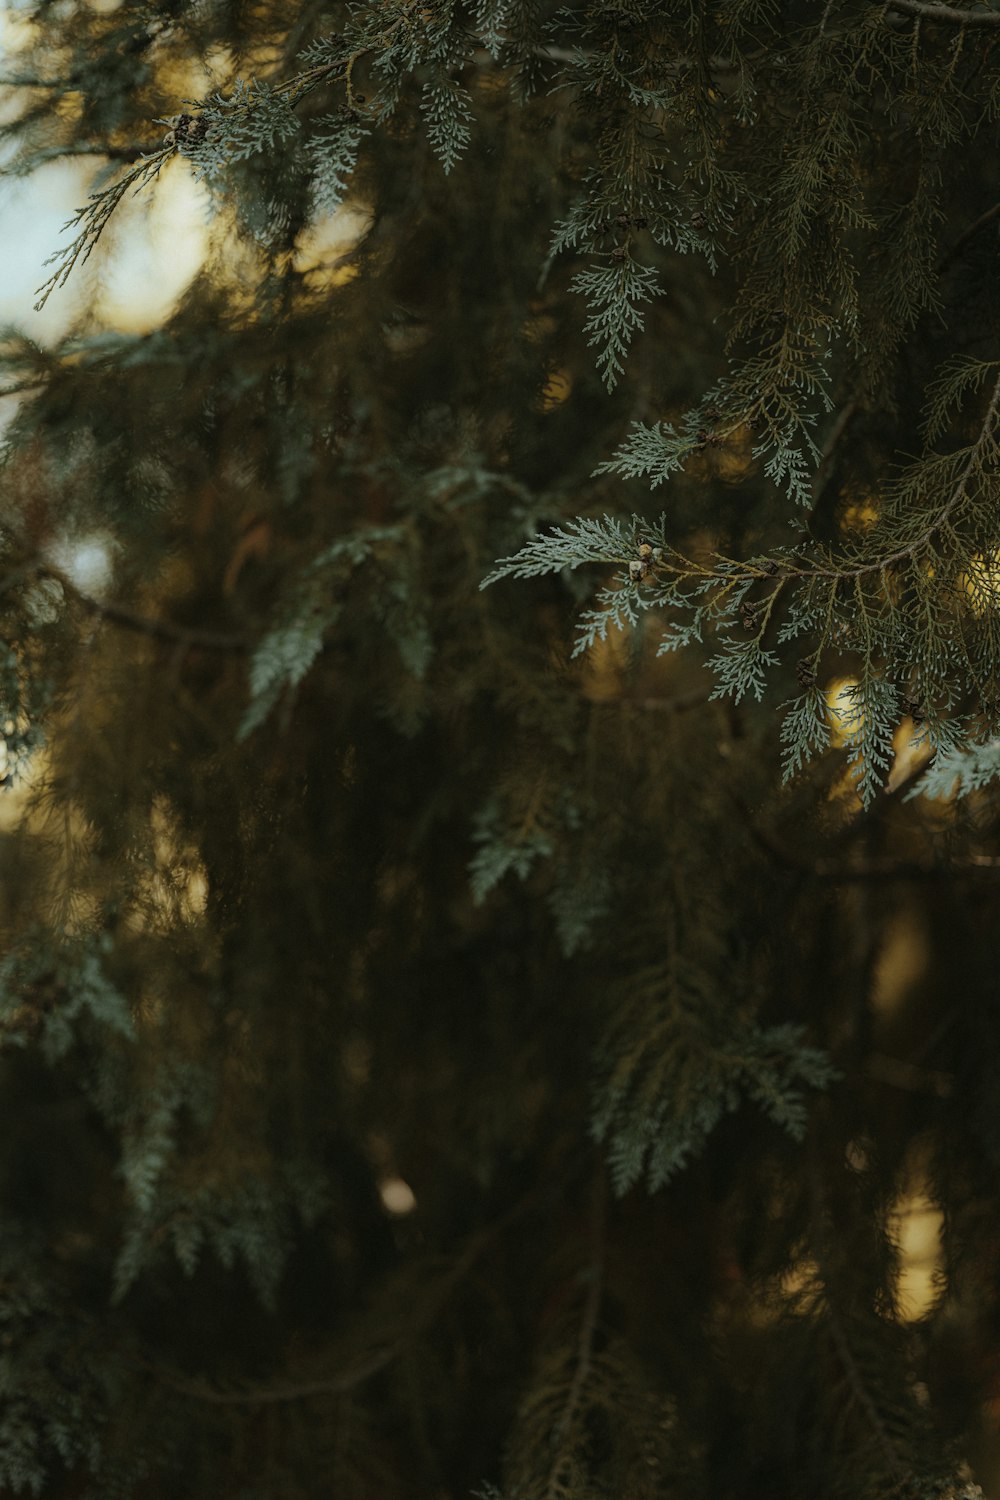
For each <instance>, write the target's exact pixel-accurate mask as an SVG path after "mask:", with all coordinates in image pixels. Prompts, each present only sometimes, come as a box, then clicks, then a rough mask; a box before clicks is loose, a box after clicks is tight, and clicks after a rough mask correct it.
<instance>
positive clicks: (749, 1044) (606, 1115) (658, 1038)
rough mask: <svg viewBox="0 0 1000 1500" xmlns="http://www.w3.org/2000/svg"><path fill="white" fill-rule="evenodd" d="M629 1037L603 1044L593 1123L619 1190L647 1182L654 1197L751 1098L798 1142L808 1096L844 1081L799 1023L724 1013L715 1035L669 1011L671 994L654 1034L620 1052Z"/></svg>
mask: <svg viewBox="0 0 1000 1500" xmlns="http://www.w3.org/2000/svg"><path fill="white" fill-rule="evenodd" d="M639 982H642V981H641V979H640V981H639ZM624 1041H625V1032H624V1028H618V1027H616V1028H615V1031H614V1032H613V1033H612V1035H611V1037H610V1038H609V1039H608V1042H606V1043H605V1047H604V1049H603V1051H602V1057H601V1073H602V1075H603V1076H602V1078H601V1082H600V1084H599V1086H598V1090H597V1095H596V1100H595V1106H594V1115H593V1122H592V1129H593V1133H594V1137H595V1139H596V1140H598V1141H601V1142H603V1143H605V1144H606V1146H607V1149H608V1156H609V1161H610V1165H611V1172H612V1177H613V1180H614V1184H615V1188H616V1190H617V1191H618V1192H619V1193H624V1192H626V1191H627V1190H628V1189H629V1188H630V1187H632V1186H634V1184H635V1183H636V1182H638V1181H639V1180H640V1178H642V1177H645V1178H646V1180H647V1183H648V1185H649V1188H650V1190H651V1191H655V1190H656V1189H658V1188H661V1187H663V1186H664V1185H665V1184H666V1183H668V1182H669V1181H670V1180H671V1178H672V1177H674V1176H676V1174H677V1173H678V1172H680V1171H682V1170H683V1168H684V1167H685V1166H687V1165H688V1163H689V1162H690V1161H691V1160H692V1158H694V1157H696V1156H698V1155H699V1154H700V1153H701V1151H703V1150H704V1148H705V1146H706V1144H707V1142H708V1140H709V1137H710V1136H711V1134H712V1132H713V1131H714V1130H715V1128H716V1126H717V1125H718V1124H719V1123H720V1121H721V1120H722V1119H724V1117H725V1116H726V1115H727V1114H731V1113H732V1112H733V1111H734V1110H736V1109H737V1108H739V1106H740V1105H741V1104H742V1103H743V1101H744V1100H749V1101H751V1102H752V1103H754V1104H756V1105H757V1106H758V1108H759V1109H761V1110H762V1111H763V1112H764V1114H765V1115H767V1117H768V1118H769V1119H770V1120H773V1121H774V1123H775V1124H776V1125H779V1126H780V1127H781V1129H783V1130H784V1131H786V1132H787V1133H788V1134H789V1135H790V1136H792V1137H793V1139H796V1140H800V1139H801V1138H802V1135H803V1133H804V1131H805V1125H806V1119H807V1107H806V1099H805V1091H806V1090H807V1089H824V1088H827V1087H828V1086H829V1085H830V1084H831V1083H832V1082H833V1081H834V1079H835V1078H836V1077H837V1071H836V1069H835V1068H834V1067H833V1065H832V1064H831V1062H830V1059H829V1058H828V1056H827V1055H826V1053H824V1052H822V1051H820V1050H818V1049H817V1048H816V1047H813V1046H810V1045H808V1044H807V1042H806V1039H805V1032H804V1031H803V1029H802V1028H801V1027H798V1026H788V1025H785V1026H771V1027H758V1026H755V1025H752V1024H748V1023H747V1022H745V1021H741V1020H740V1019H739V1018H738V1017H733V1018H731V1019H730V1020H728V1022H726V1021H725V1020H724V1019H723V1018H721V1017H720V1018H719V1021H718V1024H717V1027H716V1028H715V1029H713V1028H712V1027H711V1025H710V1024H709V1025H706V1022H705V1020H704V1018H703V1017H701V1016H699V1014H698V1013H697V1012H696V1011H694V1010H690V1009H689V1010H685V1009H683V1008H682V1007H681V1006H680V1005H678V1006H673V1005H671V1003H670V1000H669V995H668V996H667V997H666V998H665V1004H664V1010H663V1012H662V1013H661V1015H660V1017H659V1019H658V1020H657V1023H656V1025H655V1026H654V1027H652V1028H651V1029H650V1031H649V1033H648V1034H647V1035H646V1036H644V1037H643V1038H641V1039H640V1040H636V1039H635V1038H634V1037H631V1039H630V1040H629V1041H627V1042H625V1045H624V1048H623V1050H621V1051H619V1050H618V1049H619V1047H621V1046H622V1043H623V1042H624Z"/></svg>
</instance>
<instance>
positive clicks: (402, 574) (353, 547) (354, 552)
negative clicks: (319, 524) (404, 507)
mask: <svg viewBox="0 0 1000 1500" xmlns="http://www.w3.org/2000/svg"><path fill="white" fill-rule="evenodd" d="M410 540H411V538H410V535H409V533H407V532H406V531H405V529H404V528H402V527H399V526H375V527H368V528H366V529H364V530H361V531H358V532H356V533H354V534H353V535H350V536H347V537H345V538H343V539H342V540H340V541H337V542H333V543H332V544H331V545H330V546H329V547H327V548H326V549H325V550H324V551H323V552H322V553H320V555H319V556H318V557H316V558H314V559H313V561H312V562H311V563H310V564H309V566H308V567H307V568H306V569H305V571H304V572H303V573H302V574H301V575H300V576H299V577H298V578H297V579H296V581H295V588H294V590H293V591H292V593H291V595H290V597H288V598H287V599H286V600H284V601H283V603H282V605H281V606H280V608H279V609H278V611H276V615H277V618H276V619H275V621H274V623H273V624H272V625H271V627H270V628H269V629H268V630H267V631H266V632H265V633H264V635H263V636H262V637H261V640H260V643H259V645H258V646H257V648H256V650H255V652H254V655H253V658H252V660H251V663H250V703H249V705H248V707H247V710H246V712H245V714H244V716H243V719H242V722H241V724H240V731H239V732H240V737H241V738H246V736H247V735H249V734H251V733H252V732H253V730H255V729H257V728H258V727H259V726H260V725H261V724H263V723H264V721H265V720H266V719H267V718H268V716H269V715H270V713H271V712H272V711H273V709H274V707H275V705H276V704H277V703H278V701H279V699H281V698H282V696H283V695H285V694H287V693H289V692H292V691H294V689H295V688H297V687H298V685H299V684H300V683H301V682H302V681H303V679H304V678H305V676H306V674H307V673H308V672H309V670H310V668H311V667H312V666H313V663H314V662H315V661H316V658H317V657H318V656H319V654H320V652H321V651H322V649H323V639H324V636H325V635H326V633H327V632H328V631H329V630H330V629H332V627H333V626H334V624H335V623H336V621H337V620H338V619H339V617H340V614H341V612H342V610H343V608H344V606H345V603H346V598H347V588H348V584H349V581H350V579H351V578H352V575H354V574H356V573H359V572H360V573H361V575H362V576H361V580H360V581H361V583H362V586H363V587H366V588H367V600H368V608H369V612H370V613H371V614H372V615H373V616H374V617H375V618H377V619H379V620H380V621H381V623H382V625H383V627H384V629H385V630H386V632H387V635H388V637H389V639H390V641H391V642H392V645H393V647H394V649H395V650H396V651H398V653H399V655H400V658H401V660H402V662H403V664H404V666H405V668H406V670H407V671H408V672H409V673H410V674H411V675H412V676H414V677H417V678H419V677H422V676H423V674H424V672H425V671H426V669H427V665H428V662H429V660H430V652H431V642H430V636H429V633H428V629H427V625H426V623H425V619H424V614H423V609H422V606H421V602H420V600H419V596H418V594H417V591H416V579H415V576H414V558H413V555H412V553H411V551H410Z"/></svg>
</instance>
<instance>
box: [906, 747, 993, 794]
mask: <svg viewBox="0 0 1000 1500" xmlns="http://www.w3.org/2000/svg"><path fill="white" fill-rule="evenodd" d="M998 776H1000V740H987V741H986V742H985V743H984V744H980V745H976V744H963V745H957V746H954V747H951V748H949V749H946V750H941V751H939V752H938V754H937V755H936V756H935V757H934V759H933V761H932V762H931V764H930V766H929V767H928V769H927V771H926V772H925V773H924V775H923V776H922V777H921V778H920V780H919V781H918V782H917V783H916V785H915V786H913V787H912V788H911V789H910V791H909V792H908V794H907V795H908V796H909V797H939V798H949V797H967V796H969V794H970V793H972V792H978V791H981V790H982V789H983V788H984V787H988V786H991V785H992V783H993V782H994V781H996V779H997V777H998Z"/></svg>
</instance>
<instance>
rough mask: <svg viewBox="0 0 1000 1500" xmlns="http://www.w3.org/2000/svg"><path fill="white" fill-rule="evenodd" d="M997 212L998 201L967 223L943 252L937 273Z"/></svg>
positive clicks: (955, 258) (999, 206)
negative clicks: (949, 246)
mask: <svg viewBox="0 0 1000 1500" xmlns="http://www.w3.org/2000/svg"><path fill="white" fill-rule="evenodd" d="M998 214H1000V203H994V205H993V207H992V208H988V209H987V210H986V212H985V213H984V214H980V215H979V218H978V219H974V220H973V222H972V223H971V224H970V225H969V227H968V229H965V230H963V231H962V233H961V234H960V235H959V237H958V239H957V240H956V241H955V243H954V244H953V245H952V247H951V249H950V250H948V251H947V253H946V254H945V256H944V259H943V260H942V261H941V264H940V265H939V266H938V275H942V274H943V273H944V272H945V271H947V269H948V267H949V266H950V265H951V264H952V263H953V262H954V261H956V260H957V259H958V257H959V255H960V254H961V253H962V251H963V250H964V249H965V246H966V245H967V244H968V243H969V241H970V240H971V239H972V238H973V236H974V235H977V234H978V233H979V231H980V229H983V228H985V226H986V225H987V224H989V223H990V222H991V220H993V219H995V218H996V217H997V215H998Z"/></svg>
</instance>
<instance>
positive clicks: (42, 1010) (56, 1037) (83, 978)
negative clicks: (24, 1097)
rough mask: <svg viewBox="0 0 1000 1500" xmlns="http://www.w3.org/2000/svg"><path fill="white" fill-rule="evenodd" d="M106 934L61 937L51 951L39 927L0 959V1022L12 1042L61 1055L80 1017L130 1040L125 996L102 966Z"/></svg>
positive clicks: (52, 1055) (108, 946)
mask: <svg viewBox="0 0 1000 1500" xmlns="http://www.w3.org/2000/svg"><path fill="white" fill-rule="evenodd" d="M110 951H111V942H110V939H109V938H108V937H107V936H106V935H105V936H103V937H101V936H97V937H92V936H90V935H88V936H85V937H79V938H67V939H64V941H63V942H62V943H61V944H60V946H59V948H58V949H57V950H55V951H53V949H52V946H51V942H50V940H49V934H48V933H47V932H46V931H44V930H41V929H40V930H39V931H38V932H36V933H35V934H33V935H32V936H31V937H29V938H27V939H25V940H24V941H22V942H21V943H20V944H18V946H17V947H15V948H13V949H12V950H11V951H10V952H9V953H7V954H6V956H5V957H3V958H2V959H0V1027H2V1032H3V1039H4V1041H6V1042H8V1043H13V1044H14V1045H17V1046H27V1045H28V1044H29V1043H30V1042H34V1041H36V1040H37V1041H38V1042H39V1044H40V1045H41V1048H42V1051H43V1053H44V1055H45V1057H46V1058H47V1059H48V1060H49V1061H50V1062H55V1061H57V1060H58V1059H59V1058H61V1057H63V1056H65V1054H66V1053H67V1052H68V1051H69V1049H70V1047H72V1045H73V1043H74V1040H75V1039H76V1035H77V1031H78V1029H79V1027H80V1024H81V1022H82V1021H84V1020H86V1021H88V1022H90V1023H93V1024H95V1025H96V1026H97V1027H99V1028H101V1029H103V1030H104V1031H105V1032H110V1033H112V1034H113V1035H117V1036H118V1037H120V1038H122V1039H124V1040H126V1041H131V1039H132V1037H133V1035H134V1030H133V1022H132V1015H131V1012H130V1009H129V1005H128V1001H127V999H126V998H125V996H124V995H122V993H121V992H120V990H119V989H118V987H117V985H116V984H115V983H114V982H113V980H112V979H111V978H110V977H109V976H108V974H107V972H106V969H105V961H106V958H107V955H108V954H109V953H110Z"/></svg>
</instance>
